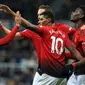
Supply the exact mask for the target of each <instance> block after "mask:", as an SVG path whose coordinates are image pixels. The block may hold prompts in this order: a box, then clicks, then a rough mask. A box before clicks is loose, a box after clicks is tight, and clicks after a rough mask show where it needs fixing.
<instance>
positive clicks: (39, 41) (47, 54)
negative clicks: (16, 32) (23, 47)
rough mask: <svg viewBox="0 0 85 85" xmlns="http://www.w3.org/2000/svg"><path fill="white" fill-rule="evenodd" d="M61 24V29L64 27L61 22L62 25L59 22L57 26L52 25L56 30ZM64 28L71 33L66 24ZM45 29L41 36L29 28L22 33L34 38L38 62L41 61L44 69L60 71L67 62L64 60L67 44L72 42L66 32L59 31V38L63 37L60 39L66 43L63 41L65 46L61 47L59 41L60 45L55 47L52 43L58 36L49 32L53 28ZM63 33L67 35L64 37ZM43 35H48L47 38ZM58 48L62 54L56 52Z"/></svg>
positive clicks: (27, 37) (26, 36)
mask: <svg viewBox="0 0 85 85" xmlns="http://www.w3.org/2000/svg"><path fill="white" fill-rule="evenodd" d="M59 26H60V29H62V27H63V24H61V25H60V24H59V25H58V26H55V27H54V25H53V26H52V27H53V28H54V30H58V29H57V28H59ZM48 29H49V28H48ZM64 29H67V31H69V32H67V33H70V32H71V31H70V30H68V29H69V27H65V26H64ZM43 30H44V29H42V31H41V34H43V35H42V36H39V35H38V34H36V33H34V32H32V31H30V30H28V29H27V30H25V31H22V32H20V34H21V36H23V37H24V38H25V39H29V38H30V39H32V41H33V43H34V46H35V49H36V52H37V54H38V63H39V65H40V66H42V68H43V69H46V70H50V71H51V69H52V72H54V73H56V71H58V69H59V68H60V67H61V66H62V65H64V64H65V60H64V59H65V57H64V55H63V53H64V47H65V46H66V47H67V46H69V45H71V43H70V41H69V40H68V36H67V35H66V34H65V33H64V34H63V32H61V31H59V33H58V35H57V36H58V37H59V38H61V39H62V40H61V39H59V38H58V39H59V40H60V41H61V42H62V41H64V43H63V46H62V48H61V43H60V42H59V43H58V44H59V47H58V48H56V49H55V47H54V44H53V46H52V43H53V42H54V41H55V39H56V37H55V36H52V37H51V35H50V33H49V32H48V31H50V30H51V29H49V30H47V33H44V32H43ZM45 31H46V29H45ZM50 32H51V31H50ZM61 34H63V35H65V37H62V35H61ZM45 35H46V36H45ZM52 35H54V34H52ZM43 36H44V37H46V38H44V37H43ZM47 39H48V40H49V39H50V42H49V41H48V42H47ZM58 39H57V41H59V40H58ZM44 40H45V41H44ZM57 41H56V42H57ZM65 42H66V43H65ZM56 45H57V44H56ZM51 48H52V49H51ZM60 49H61V50H60ZM57 50H58V51H59V53H60V54H57V53H56V52H57ZM53 52H54V53H53ZM54 70H55V71H54Z"/></svg>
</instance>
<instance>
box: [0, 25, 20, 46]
mask: <svg viewBox="0 0 85 85" xmlns="http://www.w3.org/2000/svg"><path fill="white" fill-rule="evenodd" d="M18 29H19V26H15V27H14V28H13V29H12V32H10V33H9V34H8V35H7V36H5V37H4V38H1V39H0V45H4V44H7V43H8V42H9V41H10V40H12V39H13V37H14V36H15V34H16V32H17V30H18Z"/></svg>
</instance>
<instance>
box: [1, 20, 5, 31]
mask: <svg viewBox="0 0 85 85" xmlns="http://www.w3.org/2000/svg"><path fill="white" fill-rule="evenodd" d="M3 27H4V26H3V24H2V23H1V21H0V30H3Z"/></svg>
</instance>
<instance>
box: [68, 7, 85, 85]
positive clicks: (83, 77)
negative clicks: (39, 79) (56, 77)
mask: <svg viewBox="0 0 85 85" xmlns="http://www.w3.org/2000/svg"><path fill="white" fill-rule="evenodd" d="M71 21H72V22H74V23H75V28H76V32H75V34H74V36H73V43H74V44H75V46H76V49H77V50H78V51H79V52H80V53H81V54H82V56H83V57H85V6H80V7H78V8H77V9H76V10H75V11H74V12H72V15H71ZM84 66H85V65H82V66H81V67H80V68H79V69H76V70H75V72H74V74H73V75H72V76H71V77H70V79H69V80H68V83H67V85H85V67H84Z"/></svg>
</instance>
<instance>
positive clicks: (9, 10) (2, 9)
mask: <svg viewBox="0 0 85 85" xmlns="http://www.w3.org/2000/svg"><path fill="white" fill-rule="evenodd" d="M0 10H1V11H4V12H6V13H11V11H12V10H11V9H10V8H9V7H8V6H7V5H4V4H0Z"/></svg>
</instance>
